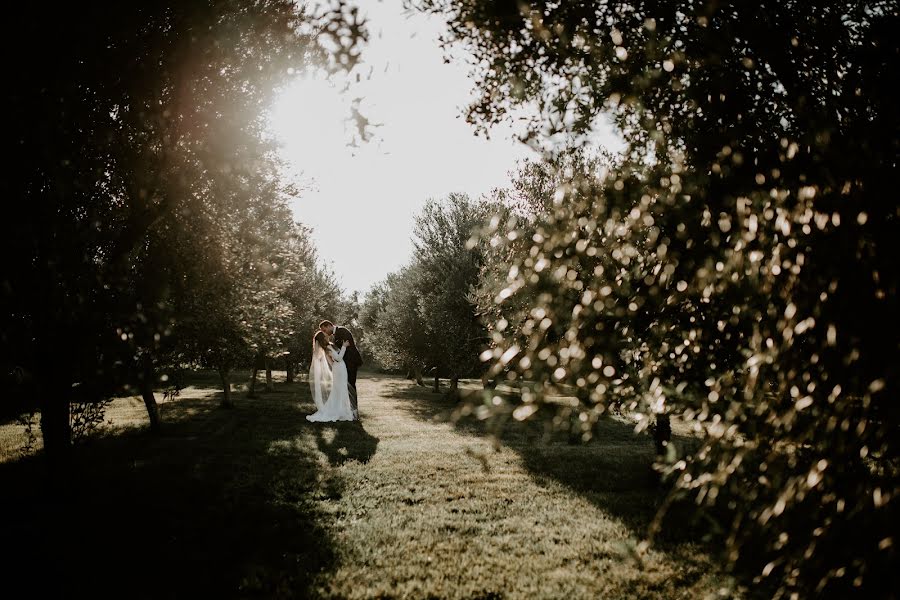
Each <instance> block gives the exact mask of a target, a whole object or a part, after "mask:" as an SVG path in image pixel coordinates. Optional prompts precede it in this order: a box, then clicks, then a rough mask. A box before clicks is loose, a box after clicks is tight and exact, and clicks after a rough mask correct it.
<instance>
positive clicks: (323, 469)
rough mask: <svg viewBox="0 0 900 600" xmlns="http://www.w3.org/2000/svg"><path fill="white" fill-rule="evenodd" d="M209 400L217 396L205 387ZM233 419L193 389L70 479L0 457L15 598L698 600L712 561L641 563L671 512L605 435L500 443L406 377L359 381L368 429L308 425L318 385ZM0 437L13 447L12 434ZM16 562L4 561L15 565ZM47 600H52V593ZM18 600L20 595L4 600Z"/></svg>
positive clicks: (259, 402) (129, 409)
mask: <svg viewBox="0 0 900 600" xmlns="http://www.w3.org/2000/svg"><path fill="white" fill-rule="evenodd" d="M196 381H202V382H203V384H204V385H210V384H211V383H212V382H211V381H206V380H201V379H197V380H196ZM235 400H236V403H237V407H236V408H234V409H231V410H226V409H221V408H218V401H219V393H218V392H217V391H216V390H214V389H207V388H203V387H202V386H199V385H198V386H197V387H193V388H190V389H189V390H187V391H186V392H185V393H184V394H183V395H182V397H181V398H179V399H178V400H176V401H174V402H169V403H165V404H163V405H162V407H161V408H162V412H163V417H164V420H165V430H164V432H163V434H162V435H161V436H159V437H153V436H151V435H149V434H148V433H147V432H146V429H145V417H144V416H143V415H142V413H141V410H140V404H139V403H138V401H137V400H135V399H122V400H119V401H117V402H116V403H115V404H114V406H113V407H112V409H111V411H110V413H109V417H110V418H111V420H112V423H113V424H112V425H111V426H108V427H107V428H105V429H104V431H103V432H101V433H100V434H99V435H98V436H96V438H95V439H91V440H89V441H88V442H87V443H85V444H83V445H82V446H80V447H79V448H77V450H76V452H75V453H74V456H73V458H72V460H71V463H70V464H69V465H68V466H67V468H66V469H65V472H64V473H63V474H57V475H55V476H54V477H49V478H48V477H45V476H44V475H45V474H46V473H47V471H46V467H45V466H44V465H43V463H42V461H41V460H40V459H39V457H28V458H16V452H15V448H12V447H11V446H14V445H15V443H16V441H15V440H17V439H19V438H17V437H16V435H14V433H15V432H12V430H11V429H10V428H11V427H13V426H11V425H7V426H5V427H6V434H5V435H4V436H3V437H0V444H4V445H5V446H6V447H5V448H3V449H2V451H3V454H2V455H0V456H2V457H4V458H3V460H4V462H2V463H0V481H2V488H0V489H2V502H3V505H2V507H3V508H2V510H3V514H4V515H5V516H6V517H7V523H8V524H7V525H5V526H4V528H5V531H4V533H5V534H7V535H5V536H4V537H5V539H6V542H5V545H6V547H7V550H9V551H11V554H12V556H14V558H13V559H12V560H9V559H7V561H6V562H4V563H3V566H4V568H8V569H9V570H10V572H9V573H7V574H6V575H5V577H4V582H6V583H7V588H13V587H15V586H17V585H21V589H24V590H28V592H29V593H30V594H31V595H38V596H44V595H53V596H62V595H67V596H117V597H144V598H151V597H152V598H176V597H178V598H185V597H187V598H193V597H325V598H372V597H375V598H379V597H380V598H562V597H566V598H701V597H704V596H709V595H713V594H716V593H717V591H718V590H720V588H724V587H727V584H728V580H727V578H725V577H724V576H722V575H721V574H720V573H719V571H718V570H717V569H716V568H715V566H714V564H713V563H712V562H711V561H710V559H709V558H708V557H707V555H706V554H705V552H704V549H703V548H702V547H700V546H698V545H696V544H693V543H690V542H683V541H678V540H674V541H672V540H670V541H668V542H666V543H665V544H663V545H662V546H659V547H653V548H651V549H649V550H646V551H644V550H639V549H638V548H637V544H638V543H639V541H640V540H641V539H642V538H643V537H644V534H645V531H646V527H647V525H648V523H649V521H650V519H651V518H652V516H653V514H654V511H655V507H656V505H657V503H658V502H659V500H660V494H661V492H660V490H659V489H658V483H657V481H656V478H655V476H654V474H653V473H652V470H651V468H650V464H651V461H652V444H651V442H650V440H649V439H648V438H647V437H645V436H635V435H634V434H633V433H632V432H631V427H630V426H629V425H627V424H624V423H619V422H616V421H608V422H604V423H603V424H602V425H601V427H600V430H599V435H598V437H597V439H596V440H595V441H593V442H591V443H590V444H587V445H570V444H568V443H567V442H565V441H558V440H553V439H546V438H545V436H544V435H543V434H542V429H541V428H540V427H539V426H536V425H535V426H527V427H521V426H520V427H509V428H507V429H506V432H505V434H504V435H503V437H502V439H501V440H499V444H494V443H493V442H492V438H490V436H488V435H486V434H485V430H484V427H483V426H482V424H480V423H477V422H464V423H455V424H454V423H451V422H446V421H444V420H442V418H441V415H443V414H444V413H446V412H448V411H449V410H450V409H451V408H452V405H451V404H450V403H449V401H447V400H445V399H443V397H442V396H440V395H437V394H431V393H430V392H429V391H428V390H427V389H423V388H417V387H415V386H414V385H413V384H411V383H410V382H407V381H405V380H402V379H397V378H390V377H384V376H375V375H368V374H367V375H364V376H362V378H361V379H360V408H361V411H362V418H363V422H362V424H354V423H345V424H337V425H323V424H311V423H308V422H307V421H306V420H305V418H304V416H305V415H306V414H309V413H311V412H312V410H313V407H312V405H311V402H310V398H309V390H308V386H307V385H306V384H305V383H297V384H290V385H289V384H285V383H281V382H280V383H278V384H277V386H276V391H275V392H272V393H262V394H261V397H260V398H258V399H254V400H249V399H245V398H244V394H243V393H239V394H237V395H236V397H235ZM0 433H2V432H0ZM9 554H10V552H7V555H9ZM43 592H48V593H43ZM4 595H5V594H4Z"/></svg>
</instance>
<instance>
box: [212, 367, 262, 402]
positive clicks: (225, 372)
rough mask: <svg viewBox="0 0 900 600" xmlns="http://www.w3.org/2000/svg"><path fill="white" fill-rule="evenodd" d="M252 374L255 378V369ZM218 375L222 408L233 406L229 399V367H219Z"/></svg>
mask: <svg viewBox="0 0 900 600" xmlns="http://www.w3.org/2000/svg"><path fill="white" fill-rule="evenodd" d="M253 375H254V379H255V378H256V372H255V371H254V373H253ZM219 377H221V378H222V392H223V395H222V406H223V407H224V408H231V407H233V406H234V403H233V402H232V401H231V369H219Z"/></svg>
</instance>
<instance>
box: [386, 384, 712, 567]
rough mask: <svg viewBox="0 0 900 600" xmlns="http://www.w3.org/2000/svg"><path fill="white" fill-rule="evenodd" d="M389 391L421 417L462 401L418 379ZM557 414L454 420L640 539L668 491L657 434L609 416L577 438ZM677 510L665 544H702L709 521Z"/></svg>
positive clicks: (445, 414) (443, 413)
mask: <svg viewBox="0 0 900 600" xmlns="http://www.w3.org/2000/svg"><path fill="white" fill-rule="evenodd" d="M384 390H385V393H386V394H387V395H389V396H390V397H392V398H394V399H396V400H399V401H401V405H402V406H403V407H404V408H405V410H407V411H408V412H409V413H410V414H412V415H414V416H415V417H417V418H420V419H425V420H437V421H451V420H452V419H451V415H452V412H453V410H454V409H455V408H457V407H458V406H459V404H458V403H457V402H456V401H455V400H452V399H448V398H447V397H446V396H444V395H443V394H434V393H431V392H430V390H427V389H425V388H422V387H417V386H416V385H415V384H413V383H412V382H406V381H402V380H394V381H386V382H385V387H384ZM473 399H474V398H473ZM476 401H477V400H476ZM552 419H553V414H550V411H546V412H545V413H542V412H540V411H539V412H538V413H536V415H534V416H533V417H532V418H530V419H529V420H527V421H525V422H512V421H511V422H500V421H498V420H496V419H489V420H487V421H481V420H478V419H476V418H475V417H474V416H468V417H462V418H459V419H457V420H456V421H455V422H454V426H455V427H456V429H457V430H458V431H460V432H464V433H467V434H469V435H475V436H483V437H487V436H491V435H495V436H496V439H497V440H498V441H499V443H500V444H502V445H503V446H505V447H507V448H509V449H511V450H514V451H515V452H516V453H518V454H519V456H520V457H521V458H522V461H523V464H524V466H525V467H526V468H527V469H528V470H529V472H530V473H531V474H532V477H533V478H534V480H535V481H536V482H537V483H538V484H546V483H547V482H550V481H555V482H558V483H561V484H563V485H564V486H565V487H566V488H568V489H570V490H572V491H573V492H575V493H577V494H579V495H581V496H582V497H584V498H586V499H587V500H589V501H590V502H592V503H593V504H594V505H595V506H597V507H598V508H599V509H601V510H603V511H604V512H606V513H607V514H609V515H610V516H613V517H615V518H618V519H619V520H621V521H622V523H623V524H624V525H626V526H627V527H628V528H629V529H630V530H631V531H632V532H634V535H635V536H636V537H637V538H644V537H646V535H647V533H648V531H649V526H650V523H651V521H652V520H653V518H654V516H655V515H656V513H657V511H658V509H659V507H660V505H661V504H662V502H663V500H664V499H665V497H666V495H667V493H668V488H667V487H665V486H664V485H663V484H662V483H661V481H660V476H659V474H658V473H657V472H656V471H655V470H654V469H653V463H654V460H655V450H654V445H653V440H652V439H651V438H650V436H648V435H641V434H636V433H635V432H634V427H633V426H632V425H631V424H629V423H626V422H622V421H618V420H615V419H612V418H609V419H603V420H601V421H600V422H599V423H598V424H597V425H596V427H595V428H594V437H593V439H592V440H591V441H589V442H587V443H582V442H581V441H580V440H579V441H576V442H574V443H573V441H572V440H571V439H570V438H569V436H568V435H567V434H565V433H561V432H558V431H555V430H554V428H553V426H552V425H553V424H552ZM673 442H674V443H675V444H676V447H681V448H685V447H691V446H692V445H693V444H694V443H695V442H696V440H693V439H690V438H683V437H679V436H675V437H674V439H673ZM676 513H677V514H678V517H677V518H675V517H673V518H670V519H666V521H665V524H664V528H663V530H662V531H661V532H660V534H659V535H658V536H657V538H656V543H657V546H658V547H660V548H661V549H666V550H674V549H676V547H677V546H679V545H680V544H681V543H682V542H699V541H700V540H701V539H702V538H703V537H704V536H705V535H706V534H707V533H708V530H709V527H708V524H707V523H703V522H699V521H695V520H694V516H695V515H692V514H689V513H690V511H689V510H688V511H685V510H684V508H683V507H678V508H675V509H673V512H672V513H671V514H672V515H675V514H676ZM684 558H686V559H688V560H689V557H684Z"/></svg>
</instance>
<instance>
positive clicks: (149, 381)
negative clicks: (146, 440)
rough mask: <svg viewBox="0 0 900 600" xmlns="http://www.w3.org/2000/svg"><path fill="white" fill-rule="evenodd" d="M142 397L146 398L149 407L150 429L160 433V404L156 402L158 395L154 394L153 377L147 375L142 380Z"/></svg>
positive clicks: (145, 402)
mask: <svg viewBox="0 0 900 600" xmlns="http://www.w3.org/2000/svg"><path fill="white" fill-rule="evenodd" d="M141 397H142V398H143V399H144V406H146V407H147V416H148V417H150V431H151V432H153V433H159V432H160V429H161V428H162V421H161V419H160V417H159V404H157V403H156V396H154V395H153V378H152V377H148V376H146V375H145V376H144V378H143V379H142V380H141Z"/></svg>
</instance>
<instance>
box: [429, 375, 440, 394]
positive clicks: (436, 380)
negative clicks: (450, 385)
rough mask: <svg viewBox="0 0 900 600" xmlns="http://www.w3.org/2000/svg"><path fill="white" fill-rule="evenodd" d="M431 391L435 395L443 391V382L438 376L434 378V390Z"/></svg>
mask: <svg viewBox="0 0 900 600" xmlns="http://www.w3.org/2000/svg"><path fill="white" fill-rule="evenodd" d="M431 391H432V392H434V393H435V394H437V393H438V392H440V391H441V380H440V378H439V377H438V376H437V375H435V376H434V388H433V389H432V390H431Z"/></svg>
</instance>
